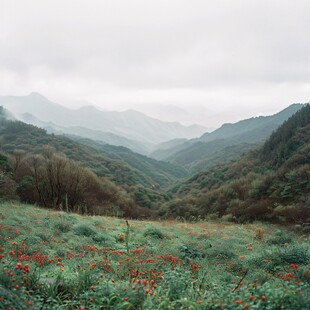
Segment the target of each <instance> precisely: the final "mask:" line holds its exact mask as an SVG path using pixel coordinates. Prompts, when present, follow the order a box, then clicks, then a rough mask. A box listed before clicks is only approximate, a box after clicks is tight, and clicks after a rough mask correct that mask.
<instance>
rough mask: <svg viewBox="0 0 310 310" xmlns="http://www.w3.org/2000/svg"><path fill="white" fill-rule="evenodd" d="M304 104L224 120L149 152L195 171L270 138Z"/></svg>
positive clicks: (231, 157) (229, 157) (237, 154)
mask: <svg viewBox="0 0 310 310" xmlns="http://www.w3.org/2000/svg"><path fill="white" fill-rule="evenodd" d="M303 106H304V104H292V105H290V106H289V107H288V108H286V109H284V110H282V111H280V112H279V113H277V114H274V115H271V116H260V117H254V118H250V119H246V120H242V121H239V122H237V123H234V124H224V125H222V126H221V127H220V128H218V129H217V130H215V131H213V132H211V133H206V134H203V135H202V136H201V137H200V138H196V139H191V140H188V141H186V142H184V143H181V144H177V145H173V146H172V147H171V148H168V149H167V148H166V149H163V150H157V151H155V152H153V153H152V154H150V156H151V157H154V158H155V159H157V160H165V161H168V162H171V163H174V164H177V165H182V166H183V167H187V168H188V169H189V170H190V171H191V172H192V173H195V172H198V171H200V170H201V169H204V168H206V167H208V166H210V165H213V164H216V163H220V162H223V161H226V160H229V159H233V158H235V157H237V156H239V155H241V154H242V153H244V152H245V151H248V150H249V149H251V148H253V147H255V146H257V145H258V144H259V143H262V142H263V141H264V140H265V139H267V138H268V137H269V136H270V134H271V133H272V132H273V131H274V130H276V129H277V128H278V127H279V126H280V125H281V124H282V123H283V122H284V121H286V120H287V119H288V118H289V117H290V116H292V115H293V114H294V113H296V112H297V111H298V110H300V109H301V108H302V107H303Z"/></svg>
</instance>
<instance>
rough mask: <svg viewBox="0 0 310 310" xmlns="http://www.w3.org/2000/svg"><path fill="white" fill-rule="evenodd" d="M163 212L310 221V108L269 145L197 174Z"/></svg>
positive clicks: (177, 191) (176, 191)
mask: <svg viewBox="0 0 310 310" xmlns="http://www.w3.org/2000/svg"><path fill="white" fill-rule="evenodd" d="M172 193H173V194H174V197H175V199H174V200H173V201H172V202H170V204H169V205H166V206H165V208H163V209H162V213H163V214H166V215H167V214H170V215H171V214H174V215H184V214H187V215H208V214H209V215H210V214H213V215H214V216H228V217H230V218H234V219H236V220H239V221H245V220H255V219H263V220H283V221H289V222H307V221H308V220H309V219H310V201H309V197H310V105H309V104H308V105H306V106H305V107H303V108H302V109H301V110H300V111H298V112H297V113H295V114H294V115H293V116H292V117H290V118H289V119H288V120H287V121H286V122H285V123H284V124H283V125H282V126H280V127H279V129H278V130H276V131H275V132H274V133H273V134H272V135H271V137H270V138H269V139H268V140H267V141H266V142H265V144H264V146H262V147H261V148H258V149H256V150H254V151H251V152H250V153H247V154H245V155H243V156H242V157H241V158H240V159H237V160H235V161H233V162H230V163H226V164H220V165H217V166H215V167H212V168H209V169H207V170H205V171H203V172H201V173H198V174H196V175H195V176H193V177H192V178H191V179H189V180H188V181H186V182H184V183H182V184H181V185H179V186H177V187H175V188H174V190H173V191H172Z"/></svg>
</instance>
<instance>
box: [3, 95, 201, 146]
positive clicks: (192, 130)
mask: <svg viewBox="0 0 310 310" xmlns="http://www.w3.org/2000/svg"><path fill="white" fill-rule="evenodd" d="M0 105H2V106H4V107H5V108H7V109H8V110H10V111H11V112H12V113H14V114H15V115H20V114H24V113H30V114H32V115H33V116H34V117H36V118H37V119H39V120H41V121H42V122H52V123H54V124H55V125H57V126H61V127H63V128H66V127H75V126H79V127H84V128H87V129H91V130H95V131H101V132H104V133H111V134H115V135H117V136H122V137H125V138H127V139H130V140H135V141H139V142H143V143H150V144H153V145H154V144H157V143H161V142H165V141H168V140H172V139H176V138H187V139H190V138H194V137H199V136H200V135H201V134H203V133H204V132H205V131H206V129H205V128H204V127H202V126H199V125H193V126H189V127H186V126H183V125H181V124H179V123H175V122H174V123H170V122H162V121H160V120H157V119H154V118H151V117H148V116H146V115H144V114H142V113H140V112H137V111H134V110H128V111H125V112H114V111H101V110H98V109H97V108H95V107H93V106H85V107H82V108H80V109H77V110H72V109H69V108H66V107H63V106H61V105H59V104H56V103H54V102H51V101H49V100H48V99H47V98H45V97H44V96H42V95H41V94H38V93H31V94H30V95H29V96H0Z"/></svg>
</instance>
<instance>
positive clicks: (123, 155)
mask: <svg viewBox="0 0 310 310" xmlns="http://www.w3.org/2000/svg"><path fill="white" fill-rule="evenodd" d="M0 139H1V152H2V153H3V154H2V156H3V158H4V159H5V162H6V163H7V165H8V167H10V166H12V164H13V165H14V164H15V165H18V166H19V165H20V164H21V163H23V164H24V165H25V164H26V162H27V163H29V157H31V156H42V158H41V159H40V160H42V161H43V162H44V160H43V158H44V156H45V155H44V154H45V153H46V146H48V147H49V148H52V149H54V151H53V152H54V153H55V156H56V157H57V156H62V157H66V158H67V159H66V161H68V163H69V162H70V163H71V162H72V163H73V162H75V163H76V164H77V165H81V166H82V167H85V168H87V169H90V171H92V172H93V173H94V174H95V175H96V177H99V178H101V179H102V178H104V180H105V182H110V183H111V182H114V183H116V184H117V185H118V186H120V188H118V187H117V186H116V185H112V184H113V183H111V186H112V187H113V186H115V188H114V190H115V191H119V192H121V191H123V192H124V193H127V194H126V195H127V196H128V197H127V198H128V199H131V200H132V204H133V205H131V206H130V208H131V209H132V212H129V213H128V212H127V211H128V210H127V211H126V212H127V213H128V214H129V215H134V214H137V213H136V212H134V210H135V208H136V207H137V208H138V207H139V206H140V207H144V208H145V209H144V211H145V212H144V213H145V214H148V215H150V214H153V213H154V212H156V210H157V209H158V205H159V203H162V202H163V201H164V200H165V199H166V198H165V196H164V195H163V189H161V188H162V187H164V188H165V187H168V186H170V185H171V184H173V182H175V181H176V180H177V179H179V178H182V177H185V176H186V172H185V170H184V169H182V168H179V167H177V166H173V165H171V164H168V163H160V162H158V161H156V160H153V159H148V158H147V157H145V156H142V155H139V154H136V153H133V152H131V151H130V150H128V149H126V148H118V147H112V146H107V145H101V144H100V143H96V142H94V141H91V140H83V141H82V142H83V143H79V141H78V140H79V139H77V138H75V140H76V141H73V140H72V139H70V138H68V137H64V136H57V135H53V134H51V135H50V134H47V133H46V131H45V130H43V129H40V128H37V127H35V126H32V125H28V124H25V123H22V122H19V121H8V120H7V119H6V115H5V110H4V109H3V108H2V109H1V121H0ZM5 154H6V155H5ZM21 167H22V166H21ZM17 168H18V167H16V168H15V169H13V168H12V167H11V170H12V173H11V174H12V175H13V177H12V178H11V179H10V180H11V181H12V182H13V181H14V182H17V183H16V186H17V187H18V186H19V185H20V182H22V184H23V185H25V180H23V177H26V176H30V177H31V175H29V174H27V173H26V174H25V173H24V175H23V176H21V177H18V176H17V175H16V171H15V170H17ZM7 184H8V183H7ZM10 188H12V190H13V188H14V187H12V186H10ZM27 188H28V189H29V187H27ZM30 196H31V195H30ZM24 198H25V197H24ZM25 199H26V198H25ZM63 199H64V198H63V197H62V202H63ZM26 200H27V201H31V202H34V198H32V199H30V198H29V197H27V199H26ZM40 203H41V204H44V202H43V201H42V199H40ZM57 204H58V203H57ZM144 213H143V212H142V213H140V215H143V214H144Z"/></svg>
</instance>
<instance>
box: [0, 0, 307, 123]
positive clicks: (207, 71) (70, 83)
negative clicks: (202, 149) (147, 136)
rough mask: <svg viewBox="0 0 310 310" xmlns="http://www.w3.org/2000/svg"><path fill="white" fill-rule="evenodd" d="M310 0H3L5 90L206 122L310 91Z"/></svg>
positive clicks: (276, 106) (259, 110)
mask: <svg viewBox="0 0 310 310" xmlns="http://www.w3.org/2000/svg"><path fill="white" fill-rule="evenodd" d="M309 13H310V1H309V0H289V1H286V0H243V1H241V0H227V1H224V0H212V1H209V0H187V1H185V0H154V1H153V0H140V1H138V0H0V95H27V94H28V93H30V92H32V91H37V92H40V93H42V94H43V95H45V96H47V97H48V98H49V99H51V100H53V101H55V102H58V103H61V104H64V105H67V106H70V107H78V106H80V105H82V104H85V102H90V103H92V104H94V105H96V106H98V107H101V108H102V109H113V110H124V109H128V108H136V109H139V110H141V111H144V112H147V113H148V114H150V115H153V116H156V117H159V116H160V117H162V118H165V119H167V120H176V119H178V120H180V121H182V122H183V123H187V124H188V123H190V122H200V123H202V124H204V125H206V126H207V127H213V126H218V125H219V124H221V123H222V122H227V121H229V122H233V121H236V120H239V119H242V118H246V117H249V116H254V115H260V114H263V115H264V114H272V113H274V112H277V111H279V110H281V109H282V108H285V107H286V106H288V105H289V104H291V103H294V102H309V100H310V35H309V33H310V17H309Z"/></svg>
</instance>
